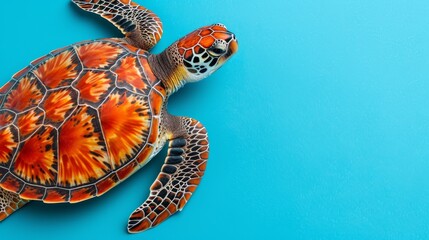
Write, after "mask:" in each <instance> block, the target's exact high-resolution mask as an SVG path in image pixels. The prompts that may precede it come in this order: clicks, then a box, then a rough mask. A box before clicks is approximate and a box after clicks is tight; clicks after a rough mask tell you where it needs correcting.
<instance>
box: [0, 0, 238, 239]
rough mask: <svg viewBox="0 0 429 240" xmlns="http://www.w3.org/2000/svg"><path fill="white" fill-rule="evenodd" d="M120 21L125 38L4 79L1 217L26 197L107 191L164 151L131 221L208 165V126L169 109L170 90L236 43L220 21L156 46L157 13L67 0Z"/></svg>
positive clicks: (148, 219)
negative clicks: (161, 47) (159, 47)
mask: <svg viewBox="0 0 429 240" xmlns="http://www.w3.org/2000/svg"><path fill="white" fill-rule="evenodd" d="M73 2H74V3H75V4H77V5H78V6H79V7H80V8H82V9H83V10H86V11H89V12H93V13H97V14H99V15H101V16H102V17H104V18H105V19H107V20H109V21H110V22H111V23H113V24H114V25H115V26H116V27H118V28H119V29H120V30H121V31H122V33H123V34H124V35H125V37H124V38H107V39H100V40H92V41H84V42H79V43H76V44H72V45H70V46H68V47H65V48H61V49H58V50H54V51H52V52H51V53H49V54H48V55H46V56H44V57H41V58H39V59H37V60H35V61H33V62H32V63H31V64H30V65H29V66H28V67H26V68H24V69H23V70H21V71H19V72H18V73H16V74H15V75H14V76H13V77H12V79H11V80H10V81H9V82H7V83H6V84H5V85H4V86H3V87H2V88H1V89H0V220H3V219H5V218H6V217H8V216H9V215H10V214H12V213H13V212H14V211H16V210H17V209H19V208H20V207H21V206H23V205H24V204H26V203H28V202H29V201H31V200H39V201H43V202H45V203H63V202H69V203H77V202H81V201H84V200H88V199H90V198H93V197H96V196H100V195H103V194H104V193H106V192H107V191H109V190H110V189H111V188H113V187H114V186H116V185H117V184H119V183H120V182H122V181H123V180H125V179H126V178H127V177H129V176H130V175H131V174H132V173H134V172H135V171H136V170H138V169H139V168H140V167H142V166H144V165H145V164H147V163H148V162H149V160H150V159H151V158H152V157H153V156H155V155H156V154H157V153H158V152H159V151H160V149H161V148H162V147H163V145H164V144H165V143H166V142H167V141H169V145H168V156H167V157H166V159H165V163H164V165H163V166H162V169H161V172H160V173H159V175H158V177H157V179H156V180H155V182H154V183H153V184H152V186H151V188H150V195H149V197H148V199H147V200H146V201H145V202H144V203H143V204H142V205H141V206H140V207H138V208H137V209H136V210H135V211H134V212H133V213H132V214H131V216H130V217H129V221H128V231H129V232H140V231H143V230H146V229H148V228H151V227H154V226H156V225H158V224H159V223H161V222H162V221H164V220H165V219H166V218H168V217H169V216H170V215H172V214H174V213H175V212H177V211H180V210H182V208H183V207H184V206H185V204H186V202H187V201H188V200H189V198H190V197H191V195H192V193H193V192H194V191H195V189H196V187H197V186H198V184H199V183H200V180H201V178H202V176H203V174H204V170H205V168H206V163H207V159H208V153H209V142H208V138H207V131H206V129H205V127H204V126H203V125H202V124H201V123H200V122H199V121H197V120H195V119H192V118H187V117H176V116H173V115H170V114H169V113H168V112H167V110H166V102H167V100H168V97H169V96H170V95H171V94H173V93H174V92H176V91H177V90H178V89H179V88H180V87H182V86H183V85H184V84H185V83H187V82H196V81H199V80H201V79H203V78H205V77H207V76H209V75H210V74H211V73H213V72H214V71H215V70H217V69H218V68H219V67H220V66H222V65H223V64H224V63H225V62H226V61H227V60H228V59H229V58H230V57H231V56H232V55H233V54H234V53H235V52H236V51H237V48H238V43H237V40H236V38H235V35H234V34H233V33H231V32H230V31H228V30H227V28H226V27H225V26H224V25H222V24H214V25H210V26H206V27H202V28H200V29H197V30H195V31H194V32H192V33H190V34H188V35H187V36H185V37H183V38H181V39H180V40H178V41H176V42H175V43H173V44H172V45H171V46H170V47H168V48H167V49H166V50H165V51H163V52H162V53H160V54H150V53H149V52H148V51H149V50H150V49H151V48H152V47H153V46H154V45H155V44H156V43H157V42H158V41H159V40H160V38H161V35H162V23H161V21H160V19H159V18H158V16H157V15H155V14H154V13H153V12H151V11H149V10H148V9H146V8H144V7H142V6H139V5H138V4H136V3H134V2H132V1H130V0H73Z"/></svg>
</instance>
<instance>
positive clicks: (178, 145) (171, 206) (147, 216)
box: [128, 117, 209, 233]
mask: <svg viewBox="0 0 429 240" xmlns="http://www.w3.org/2000/svg"><path fill="white" fill-rule="evenodd" d="M170 119H172V120H173V121H172V122H173V124H172V125H175V126H173V129H172V130H173V131H174V132H173V136H172V137H173V139H172V140H170V144H169V149H168V156H167V158H166V159H165V163H164V165H163V166H162V170H161V172H160V173H159V175H158V178H157V180H155V182H154V183H153V184H152V186H151V188H150V190H151V192H150V196H149V197H148V199H147V200H146V201H145V202H144V203H143V204H142V205H141V206H140V207H138V208H137V209H136V210H135V211H134V212H133V213H132V214H131V216H130V219H129V221H128V231H129V232H131V233H137V232H141V231H144V230H146V229H149V228H152V227H155V226H156V225H158V224H160V223H161V222H163V221H164V220H165V219H167V218H168V217H169V216H171V215H173V214H174V213H176V212H177V211H180V210H182V209H183V207H184V206H185V204H186V203H187V202H188V201H189V198H190V197H191V196H192V193H193V192H194V191H195V189H196V188H197V186H198V184H199V183H200V181H201V178H202V177H203V175H204V171H205V168H206V164H207V159H208V154H209V142H208V137H207V131H206V129H205V127H204V126H203V125H202V124H201V123H200V122H198V121H196V120H194V119H191V118H178V117H172V118H170Z"/></svg>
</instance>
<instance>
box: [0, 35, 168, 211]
mask: <svg viewBox="0 0 429 240" xmlns="http://www.w3.org/2000/svg"><path fill="white" fill-rule="evenodd" d="M148 55H149V53H148V52H146V51H144V50H140V49H137V48H135V47H133V46H131V45H129V44H127V43H125V42H124V41H123V40H120V39H102V40H95V41H86V42H81V43H77V44H73V45H71V46H69V47H66V48H62V49H59V50H55V51H53V52H51V53H50V54H48V55H46V56H44V57H42V58H40V59H38V60H35V61H33V62H32V63H31V64H30V65H29V66H28V67H27V68H25V69H23V70H21V71H20V72H18V73H17V74H15V75H14V76H13V77H12V79H11V80H10V81H9V82H8V83H6V84H5V85H4V86H3V87H2V88H1V89H0V186H1V187H2V188H4V189H6V190H8V191H10V192H13V193H17V194H19V196H20V197H21V198H22V199H25V200H42V201H44V202H47V203H60V202H72V203H74V202H80V201H83V200H86V199H89V198H92V197H94V196H99V195H102V194H103V193H105V192H107V191H108V190H110V189H111V188H112V187H114V186H115V185H116V184H117V183H119V182H121V181H122V180H124V179H125V178H127V177H128V176H130V174H132V173H133V172H135V171H136V170H137V169H138V168H140V167H141V166H143V165H144V164H145V163H147V161H148V160H149V159H150V158H151V157H152V155H153V154H154V152H155V148H156V147H157V143H158V139H159V134H160V133H159V131H160V129H159V125H160V119H161V118H160V115H161V110H162V107H163V103H164V100H165V97H166V93H165V89H164V87H163V86H162V84H161V82H160V81H159V80H158V79H157V78H156V77H155V75H154V74H153V72H152V71H151V69H150V67H149V64H148V61H147V57H148Z"/></svg>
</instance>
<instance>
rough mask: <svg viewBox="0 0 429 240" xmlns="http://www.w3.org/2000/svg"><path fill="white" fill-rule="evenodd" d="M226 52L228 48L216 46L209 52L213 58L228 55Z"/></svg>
mask: <svg viewBox="0 0 429 240" xmlns="http://www.w3.org/2000/svg"><path fill="white" fill-rule="evenodd" d="M226 50H227V49H226V46H224V45H215V46H212V47H210V48H209V49H208V50H207V51H208V52H209V54H210V55H212V56H213V57H219V56H221V55H222V54H224V53H226Z"/></svg>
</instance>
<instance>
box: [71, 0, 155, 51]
mask: <svg viewBox="0 0 429 240" xmlns="http://www.w3.org/2000/svg"><path fill="white" fill-rule="evenodd" d="M72 1H73V2H74V3H75V4H77V5H78V6H79V7H80V8H82V9H83V10H85V11H88V12H93V13H96V14H99V15H100V16H102V17H103V18H105V19H107V20H108V21H110V22H111V23H113V24H114V25H115V26H116V27H117V28H119V30H121V32H122V33H123V34H125V38H126V39H127V40H128V41H129V42H130V43H131V44H132V45H134V46H136V47H139V48H142V49H145V50H149V49H151V48H152V47H153V46H155V45H156V43H157V42H158V41H159V40H160V39H161V36H162V23H161V20H160V19H159V17H158V16H157V15H156V14H155V13H153V12H152V11H150V10H148V9H146V8H144V7H142V6H140V5H138V4H137V3H134V2H132V1H131V0H128V1H124V0H110V1H109V0H72ZM126 2H128V3H126Z"/></svg>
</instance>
